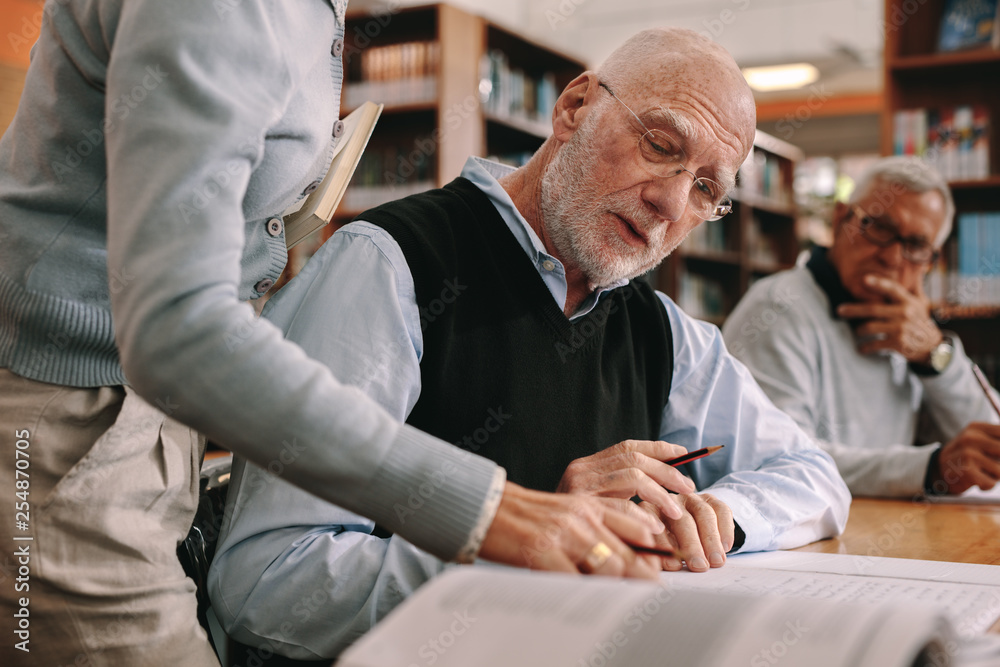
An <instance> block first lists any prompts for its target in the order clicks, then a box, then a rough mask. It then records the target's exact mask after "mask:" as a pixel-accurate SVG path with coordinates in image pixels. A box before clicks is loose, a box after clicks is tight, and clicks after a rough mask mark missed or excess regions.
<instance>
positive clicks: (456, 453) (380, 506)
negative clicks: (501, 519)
mask: <svg viewBox="0 0 1000 667" xmlns="http://www.w3.org/2000/svg"><path fill="white" fill-rule="evenodd" d="M505 480H506V473H505V471H504V470H503V468H501V467H500V466H498V465H497V464H496V463H494V462H493V461H490V460H489V459H486V458H483V457H481V456H477V455H475V454H472V453H470V452H468V451H465V450H463V449H461V448H459V447H456V446H454V445H450V444H448V443H446V442H444V441H442V440H439V439H437V438H435V437H433V436H431V435H428V434H426V433H423V432H422V431H419V430H417V429H415V428H413V427H412V426H408V425H406V424H404V425H402V426H401V427H400V428H399V429H398V431H397V433H396V438H395V441H394V442H393V443H392V446H391V447H390V448H389V450H388V452H387V454H386V456H385V457H384V458H383V460H382V462H381V467H380V468H379V470H378V472H377V473H376V474H375V475H374V476H373V477H372V479H371V480H370V483H369V484H368V486H367V487H366V488H365V490H364V491H363V493H362V497H361V498H360V501H361V506H362V507H364V508H366V511H365V514H366V515H368V516H369V517H370V518H372V519H374V520H375V521H377V522H378V524H379V525H381V526H384V527H385V528H386V529H388V530H390V531H391V532H393V533H396V534H398V535H400V536H401V537H403V538H405V539H406V540H408V541H409V542H411V543H413V544H414V545H416V546H418V547H420V548H421V549H423V550H424V551H427V552H429V553H431V554H433V555H435V556H437V557H438V558H440V559H442V560H445V561H459V562H471V560H472V559H473V558H474V557H475V554H476V553H477V552H478V551H479V547H480V545H481V544H482V541H483V538H484V537H485V536H486V532H487V530H488V529H489V526H490V524H491V523H492V521H493V517H494V515H495V514H496V511H497V507H498V506H499V504H500V497H501V496H502V494H503V485H504V481H505Z"/></svg>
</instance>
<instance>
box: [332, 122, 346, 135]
mask: <svg viewBox="0 0 1000 667" xmlns="http://www.w3.org/2000/svg"><path fill="white" fill-rule="evenodd" d="M343 133H344V121H342V120H338V121H337V122H336V123H334V124H333V136H334V137H339V136H340V135H342V134H343Z"/></svg>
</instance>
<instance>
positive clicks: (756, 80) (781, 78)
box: [743, 63, 819, 91]
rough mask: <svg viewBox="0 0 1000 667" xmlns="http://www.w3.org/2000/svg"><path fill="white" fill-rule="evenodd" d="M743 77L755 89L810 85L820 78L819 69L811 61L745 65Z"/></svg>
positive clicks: (786, 88)
mask: <svg viewBox="0 0 1000 667" xmlns="http://www.w3.org/2000/svg"><path fill="white" fill-rule="evenodd" d="M743 78H745V79H746V80H747V83H748V84H750V87H751V88H753V89H754V90H759V91H768V90H788V89H790V88H801V87H802V86H807V85H809V84H810V83H812V82H813V81H815V80H816V79H818V78H819V70H818V69H816V68H815V67H813V66H812V65H810V64H809V63H792V64H790V65H774V66H772V67H744V68H743Z"/></svg>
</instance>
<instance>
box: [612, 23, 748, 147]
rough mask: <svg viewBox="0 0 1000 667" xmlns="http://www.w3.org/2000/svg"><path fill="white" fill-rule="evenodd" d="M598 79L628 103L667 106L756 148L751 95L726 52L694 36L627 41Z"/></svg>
mask: <svg viewBox="0 0 1000 667" xmlns="http://www.w3.org/2000/svg"><path fill="white" fill-rule="evenodd" d="M597 75H598V77H599V78H600V79H601V81H604V82H606V83H607V84H609V85H610V86H611V87H612V88H614V89H615V92H616V93H620V94H621V95H624V96H625V97H626V98H631V99H636V98H646V99H650V100H668V102H666V103H664V104H663V105H662V106H663V107H664V110H665V111H668V112H669V111H670V110H671V109H672V107H673V105H672V104H671V103H670V102H669V100H672V99H674V100H677V101H678V104H679V105H681V106H691V107H692V108H693V109H694V111H695V113H696V114H699V115H701V114H705V115H709V116H712V117H714V118H717V119H718V120H719V121H721V122H722V123H724V124H725V125H726V126H727V127H726V128H725V129H727V130H728V131H729V132H731V133H732V134H733V135H735V136H736V137H737V138H738V140H739V141H740V143H741V144H742V146H741V149H742V150H743V156H744V157H746V155H747V153H749V150H750V146H751V145H752V144H753V136H754V127H755V126H756V123H757V112H756V106H755V104H754V99H753V93H752V92H751V91H750V87H749V86H748V85H747V83H746V80H745V79H744V78H743V75H742V73H741V72H740V68H739V66H737V64H736V61H735V60H733V57H732V56H731V55H730V54H729V52H728V51H726V50H725V49H724V48H722V47H721V46H719V45H718V44H717V43H715V42H713V41H712V40H710V39H708V38H707V37H704V36H703V35H700V34H698V33H696V32H694V31H693V30H687V29H684V28H669V27H667V28H651V29H649V30H643V31H642V32H640V33H638V34H636V35H634V36H633V37H631V38H629V39H628V40H627V41H626V42H625V43H624V44H622V45H621V46H620V47H618V48H617V49H615V51H614V52H613V53H612V54H611V55H610V56H608V58H607V60H605V61H604V62H603V63H602V64H601V65H600V66H599V67H598V68H597Z"/></svg>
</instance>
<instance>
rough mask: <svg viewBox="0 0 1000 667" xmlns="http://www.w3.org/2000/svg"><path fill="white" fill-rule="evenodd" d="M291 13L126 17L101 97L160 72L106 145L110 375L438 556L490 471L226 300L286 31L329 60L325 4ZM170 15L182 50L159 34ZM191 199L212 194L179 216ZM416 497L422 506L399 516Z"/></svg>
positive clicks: (185, 8)
mask: <svg viewBox="0 0 1000 667" xmlns="http://www.w3.org/2000/svg"><path fill="white" fill-rule="evenodd" d="M299 8H300V9H302V10H303V11H305V10H315V11H316V16H315V17H312V16H311V15H309V14H302V13H299V12H297V10H296V11H293V10H289V12H288V17H289V18H288V20H287V21H277V22H275V20H274V16H273V15H272V11H273V10H272V8H271V7H270V6H269V5H268V4H267V3H263V2H259V1H253V2H249V1H248V2H245V3H242V4H241V5H240V6H239V8H238V9H237V10H234V11H233V12H230V13H227V14H226V15H225V17H224V20H225V29H220V27H219V25H218V23H219V21H220V20H222V18H221V17H220V16H219V15H218V14H217V12H216V11H215V9H214V8H213V7H212V6H211V5H206V4H205V3H196V2H187V3H184V4H182V5H180V6H174V4H171V5H170V6H169V7H168V6H167V5H165V4H163V3H156V2H148V1H147V2H134V3H131V4H130V5H128V11H125V10H123V19H122V25H121V26H120V30H119V34H118V36H117V38H116V43H115V51H114V52H113V53H114V57H113V58H112V62H111V64H110V65H109V67H108V75H107V98H108V99H109V100H113V99H119V98H120V97H121V96H122V95H127V94H128V92H129V91H130V90H132V88H133V87H134V85H135V84H136V83H137V81H138V82H141V81H142V77H143V76H145V72H146V70H147V68H149V67H159V68H161V70H162V71H163V72H164V73H165V74H164V76H163V80H162V82H161V83H160V84H159V85H158V87H156V88H155V90H152V91H150V92H149V95H148V97H147V98H146V99H145V100H144V102H143V106H142V108H141V110H139V109H137V110H136V111H135V112H133V113H129V114H128V115H127V116H124V117H122V118H119V119H117V120H118V122H116V124H115V125H114V127H113V128H110V129H109V131H108V134H107V155H108V185H107V196H108V268H109V272H110V273H111V274H112V275H117V276H121V277H122V279H121V280H120V281H118V283H116V284H113V285H112V287H113V289H112V290H111V292H112V293H111V300H112V312H113V316H114V321H115V328H116V341H117V344H118V348H119V352H120V358H121V363H122V367H123V368H124V370H125V374H126V376H127V377H128V379H129V382H130V383H131V384H132V385H133V387H134V388H135V390H136V391H137V392H138V393H139V394H140V395H141V396H143V397H144V398H145V399H146V400H148V401H149V402H150V403H152V404H154V405H156V406H158V407H160V409H162V410H163V411H164V412H167V413H169V414H170V416H172V417H174V418H176V419H178V420H180V421H182V422H184V423H186V424H188V425H191V426H193V427H194V428H197V429H199V430H200V431H202V432H203V433H205V434H206V435H207V436H209V437H210V438H212V439H213V440H215V441H217V442H219V443H221V444H223V445H224V446H226V447H229V448H231V449H232V450H233V451H235V452H237V453H239V454H241V455H243V456H246V457H247V458H248V459H250V460H252V461H254V462H256V463H257V464H259V465H260V466H262V467H264V468H268V469H272V470H276V471H278V472H280V474H281V476H282V477H284V478H285V479H288V480H291V481H293V482H295V483H296V484H299V485H301V486H302V487H303V488H305V489H307V490H309V491H310V492H312V493H315V494H317V495H319V496H321V497H323V498H325V499H327V500H330V501H334V502H337V503H338V504H340V505H343V506H344V507H347V508H349V509H352V510H354V511H357V512H362V513H364V514H366V515H368V516H371V517H373V518H374V519H376V520H377V521H379V522H380V523H382V524H384V525H386V526H388V527H390V528H392V529H393V530H396V531H397V532H399V533H400V534H402V535H404V536H408V537H410V538H411V539H413V540H414V542H416V543H418V544H421V545H422V546H423V547H425V548H427V549H428V550H430V551H432V552H433V553H435V554H437V555H439V556H441V557H443V558H453V557H455V555H456V554H457V552H458V551H459V550H460V549H461V548H462V547H463V546H464V545H465V544H466V543H467V542H468V539H469V536H470V534H471V533H472V531H473V526H475V525H476V523H477V521H478V520H479V519H480V515H481V514H482V508H483V502H484V499H485V497H486V495H487V489H488V488H489V486H490V484H491V482H492V480H493V477H494V473H495V471H496V466H495V465H493V464H492V463H490V462H488V461H485V460H484V459H479V458H476V457H472V456H470V455H467V454H465V453H464V452H461V451H458V450H456V449H455V448H453V447H451V446H450V445H447V444H446V443H443V442H440V441H437V440H435V439H433V438H430V437H429V436H426V435H424V434H421V433H419V432H417V431H414V430H413V429H409V428H408V427H404V426H401V425H400V424H399V423H398V422H397V421H396V420H395V419H393V418H392V417H391V416H390V415H389V414H387V413H386V412H385V411H384V410H383V409H382V408H380V407H379V406H377V405H375V404H374V403H373V402H372V401H371V400H370V399H369V398H368V397H366V396H364V395H363V394H362V393H361V392H360V391H358V390H357V389H354V388H350V387H345V386H343V385H341V384H340V383H339V382H338V381H337V380H336V379H335V377H334V375H333V374H332V373H331V371H330V370H329V369H328V368H327V367H325V366H324V365H323V364H320V363H318V362H316V361H314V360H312V359H310V358H308V357H307V356H306V355H305V354H303V351H302V350H301V349H300V348H299V347H298V346H296V345H294V344H292V343H290V342H288V341H285V340H284V339H283V338H282V335H281V332H280V331H279V330H278V329H277V328H275V327H274V326H273V325H271V324H269V323H267V322H264V321H258V320H255V319H254V318H253V316H252V311H251V309H250V307H249V306H248V305H246V304H242V303H240V302H239V300H238V288H239V285H240V283H241V279H242V276H241V266H240V260H241V257H242V254H243V251H244V247H243V243H244V236H245V234H246V229H245V227H246V220H245V219H244V217H243V210H244V205H245V203H246V200H247V199H248V198H250V197H249V196H248V187H249V184H250V183H251V177H252V174H253V170H254V168H255V166H256V165H258V164H260V162H261V160H262V158H263V156H264V137H265V135H266V134H267V133H268V131H269V130H270V125H271V124H272V123H274V122H275V119H276V118H279V117H281V116H282V113H283V112H284V110H285V109H286V106H287V105H288V104H289V101H290V99H291V98H292V95H293V93H294V91H295V90H296V87H297V86H298V85H300V84H301V82H302V80H303V77H304V74H303V72H301V71H298V70H296V69H295V67H292V66H290V65H289V64H288V63H287V62H286V56H287V52H288V50H289V48H290V47H289V44H293V43H295V42H296V40H295V39H291V38H290V35H289V34H286V33H296V34H298V35H299V36H298V37H297V38H296V39H298V40H299V41H300V42H301V43H302V46H301V47H299V46H296V47H295V48H306V47H307V46H316V44H320V43H325V46H323V48H322V49H319V50H318V51H317V53H319V54H320V55H323V54H325V55H323V57H325V58H328V57H329V41H325V40H328V39H329V35H328V34H326V33H327V32H331V31H330V30H326V31H324V30H323V29H322V28H323V27H324V26H325V27H326V28H329V24H330V23H332V21H333V17H332V14H331V12H330V10H329V7H324V5H323V3H319V2H316V3H311V4H307V3H302V5H301V7H299ZM324 12H325V13H324ZM178 15H180V16H182V17H184V18H183V19H180V18H178ZM311 19H314V20H311ZM180 21H184V22H185V23H184V25H183V26H181V27H180V28H176V29H177V30H181V29H182V30H183V31H184V32H185V40H186V41H185V43H184V48H180V47H178V46H177V44H176V42H177V40H176V35H173V34H168V33H166V32H164V31H161V30H159V28H158V27H159V26H161V25H174V24H176V23H178V22H180ZM234 53H239V54H241V56H240V57H232V54H234ZM192 54H196V55H197V56H198V57H194V56H193V55H192ZM295 167H296V165H289V167H288V168H295ZM219 174H223V175H224V176H225V178H224V179H222V180H220V177H219ZM223 180H224V182H223ZM206 192H208V193H211V194H212V195H213V196H211V197H208V196H203V198H202V199H198V200H197V202H198V204H199V205H198V206H197V207H193V206H192V201H196V200H195V199H193V198H194V196H195V195H196V194H198V193H206ZM249 194H251V195H253V197H254V198H255V200H259V199H260V198H261V197H263V198H264V199H266V200H268V201H270V200H271V199H273V200H274V202H273V203H274V206H275V208H277V210H275V211H273V214H277V213H280V210H281V208H282V207H281V204H285V205H287V203H290V201H288V200H287V199H288V197H292V198H294V194H295V193H292V192H289V193H287V195H285V199H286V200H285V201H281V200H282V197H279V196H278V195H277V193H266V192H265V193H263V194H262V193H261V192H256V191H255V192H252V193H249ZM421 489H426V490H427V491H424V492H423V493H421ZM414 499H415V500H414ZM414 503H419V505H420V509H419V511H416V512H413V513H411V514H409V515H404V516H402V517H401V511H400V510H401V509H405V508H411V509H412V507H411V506H412V504H414Z"/></svg>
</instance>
